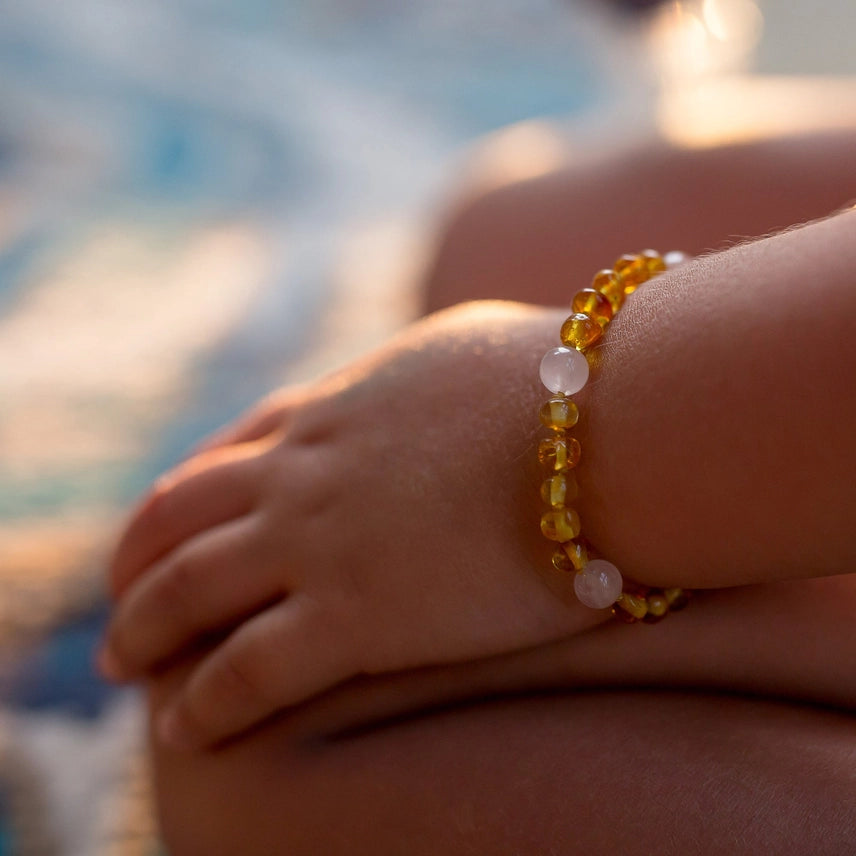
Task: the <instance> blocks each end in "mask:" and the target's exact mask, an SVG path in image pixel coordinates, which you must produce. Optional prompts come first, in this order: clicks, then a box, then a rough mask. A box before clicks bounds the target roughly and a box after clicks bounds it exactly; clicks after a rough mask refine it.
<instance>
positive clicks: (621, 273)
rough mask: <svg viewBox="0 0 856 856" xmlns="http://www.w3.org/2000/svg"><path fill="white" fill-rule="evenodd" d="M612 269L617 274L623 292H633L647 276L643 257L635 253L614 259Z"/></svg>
mask: <svg viewBox="0 0 856 856" xmlns="http://www.w3.org/2000/svg"><path fill="white" fill-rule="evenodd" d="M613 270H615V272H616V273H617V274H618V278H619V279H620V280H621V283H622V285H623V286H624V293H625V294H633V292H634V291H636V289H637V288H639V286H640V285H642V283H643V282H645V280H646V279H648V276H649V275H648V267H647V265H646V264H645V259H644V258H643V257H642V256H641V255H636V254H628V255H624V256H621V258H619V259H617V260H616V262H615V265H614V266H613Z"/></svg>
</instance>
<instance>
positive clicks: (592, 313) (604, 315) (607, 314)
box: [571, 288, 615, 327]
mask: <svg viewBox="0 0 856 856" xmlns="http://www.w3.org/2000/svg"><path fill="white" fill-rule="evenodd" d="M571 309H573V310H574V312H581V313H583V314H584V315H588V316H589V317H590V318H594V320H595V321H597V323H598V324H600V326H601V327H605V326H606V325H607V324H609V322H610V321H612V316H613V315H614V314H615V313H614V312H613V311H612V304H611V303H610V302H609V298H608V297H607V296H606V295H605V294H602V293H601V292H599V291H598V290H597V289H595V288H583V289H582V290H580V291H578V292H577V293H576V294H575V295H574V299H573V300H572V301H571Z"/></svg>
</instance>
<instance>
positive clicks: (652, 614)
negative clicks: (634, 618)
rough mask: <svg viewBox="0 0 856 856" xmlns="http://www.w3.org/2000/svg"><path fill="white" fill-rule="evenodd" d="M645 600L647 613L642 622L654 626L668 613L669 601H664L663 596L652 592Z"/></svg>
mask: <svg viewBox="0 0 856 856" xmlns="http://www.w3.org/2000/svg"><path fill="white" fill-rule="evenodd" d="M646 600H647V602H648V612H647V613H646V615H645V617H644V618H643V619H642V620H643V621H645V622H646V623H648V624H656V623H657V622H658V621H662V620H663V619H664V618H665V617H666V615H667V614H668V612H669V601H667V600H666V597H665V595H662V594H658V593H656V592H652V593H651V594H649V595H648V597H647V598H646Z"/></svg>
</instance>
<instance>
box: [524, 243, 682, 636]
mask: <svg viewBox="0 0 856 856" xmlns="http://www.w3.org/2000/svg"><path fill="white" fill-rule="evenodd" d="M687 258H688V257H687V256H686V255H685V254H684V253H680V252H672V253H667V254H666V255H665V256H661V255H660V254H659V253H657V252H656V251H654V250H643V251H642V252H641V253H638V254H632V255H624V256H622V257H621V258H620V259H618V261H616V263H615V265H614V267H612V268H611V269H606V270H601V271H598V273H596V274H595V276H594V280H593V281H592V284H591V287H590V288H584V289H582V290H581V291H578V292H577V293H576V294H575V295H574V298H573V300H572V301H571V308H572V310H573V313H574V314H573V315H571V316H570V317H569V318H568V319H567V320H566V321H565V323H564V324H562V329H561V334H560V335H561V340H562V346H561V347H558V348H553V349H551V350H549V351H548V352H547V353H546V354H545V355H544V358H543V359H542V360H541V381H542V383H543V384H544V386H546V387H547V389H548V390H550V392H551V393H553V396H552V397H551V398H549V399H548V400H547V401H546V402H545V403H544V404H543V406H542V407H541V410H540V413H539V416H540V419H541V422H542V424H543V425H545V426H546V427H547V428H549V429H550V437H549V438H547V439H544V440H541V442H540V443H539V444H538V460H539V461H540V462H541V464H542V465H543V466H544V467H545V468H546V470H547V472H548V473H549V475H548V477H547V478H546V480H545V481H544V483H543V484H542V485H541V498H542V499H543V500H544V502H545V503H546V504H547V505H548V506H549V510H548V511H546V512H544V514H543V515H542V516H541V532H542V533H543V534H544V536H545V537H546V538H548V539H549V540H550V541H554V542H558V545H559V546H558V547H557V548H556V551H555V552H554V553H553V567H555V568H556V569H557V570H560V571H575V572H576V575H575V577H574V591H575V592H576V595H577V597H578V598H579V600H580V601H581V602H582V603H583V604H585V605H586V606H589V607H591V608H592V609H606V608H607V607H611V609H612V613H613V615H615V616H616V617H617V618H619V619H621V620H622V621H625V622H627V623H633V622H635V621H639V620H643V621H646V622H656V621H660V620H661V619H662V618H664V617H665V616H666V615H667V614H668V613H669V612H671V611H674V610H678V609H681V608H683V607H684V606H685V605H686V603H687V600H688V597H689V592H687V591H685V590H684V589H681V588H677V587H671V588H652V587H649V586H641V585H635V584H630V585H629V587H626V586H625V583H624V579H623V578H622V576H621V571H619V570H618V568H616V567H615V565H613V564H612V563H611V562H607V561H606V560H605V559H602V558H599V557H597V555H596V553H595V552H594V550H593V548H592V547H591V545H590V544H589V543H588V542H587V541H586V540H585V539H584V538H581V537H580V531H581V527H580V518H579V515H578V514H577V512H576V511H575V510H574V509H573V508H572V507H571V506H570V505H569V504H568V503H570V502H573V501H574V499H576V497H577V480H576V478H575V477H574V472H573V470H574V468H575V467H576V466H577V464H578V463H579V460H580V454H581V449H580V444H579V441H578V440H577V439H576V438H575V437H572V436H571V435H570V434H569V433H568V432H569V429H571V428H573V426H574V425H576V423H577V420H578V419H579V409H578V408H577V405H576V404H575V403H574V402H573V401H572V400H571V399H570V398H569V396H571V395H573V394H574V393H577V392H579V391H580V390H581V389H582V388H583V387H584V386H585V384H586V381H587V380H588V376H589V362H588V358H587V354H588V352H589V349H590V348H591V347H592V345H594V344H596V343H597V342H599V341H600V339H601V337H602V336H603V334H604V331H605V330H606V327H607V325H608V324H609V322H610V321H611V320H612V319H613V318H614V317H615V316H616V315H617V314H618V312H619V310H620V309H621V307H622V305H623V304H624V301H625V300H626V299H627V297H628V295H630V294H632V293H633V292H634V291H635V290H636V289H637V288H638V287H639V286H640V285H641V284H642V283H643V282H645V281H646V280H648V279H650V278H651V277H653V276H656V275H657V274H659V273H662V272H663V271H665V270H667V269H669V268H673V267H676V266H677V265H679V264H682V263H683V262H685V261H687Z"/></svg>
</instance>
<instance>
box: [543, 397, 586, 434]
mask: <svg viewBox="0 0 856 856" xmlns="http://www.w3.org/2000/svg"><path fill="white" fill-rule="evenodd" d="M538 415H539V416H540V417H541V422H542V423H543V424H544V425H546V426H547V427H548V428H553V429H554V430H556V431H561V430H563V429H565V428H573V426H574V425H576V424H577V419H579V418H580V411H579V409H578V408H577V405H576V404H574V402H573V401H571V400H570V399H569V398H565V397H564V396H563V395H557V396H556V397H555V398H550V399H548V400H547V401H545V402H544V404H543V405H542V406H541V411H540V413H539V414H538Z"/></svg>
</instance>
